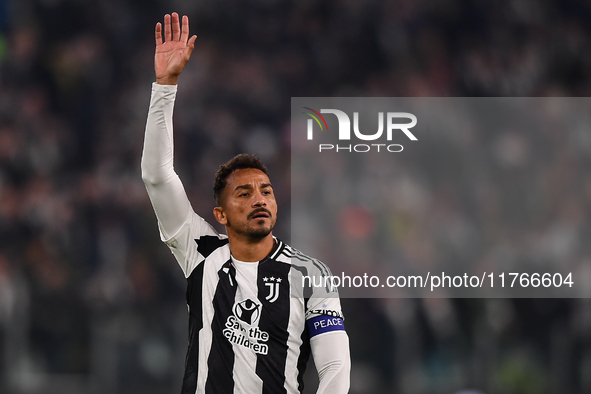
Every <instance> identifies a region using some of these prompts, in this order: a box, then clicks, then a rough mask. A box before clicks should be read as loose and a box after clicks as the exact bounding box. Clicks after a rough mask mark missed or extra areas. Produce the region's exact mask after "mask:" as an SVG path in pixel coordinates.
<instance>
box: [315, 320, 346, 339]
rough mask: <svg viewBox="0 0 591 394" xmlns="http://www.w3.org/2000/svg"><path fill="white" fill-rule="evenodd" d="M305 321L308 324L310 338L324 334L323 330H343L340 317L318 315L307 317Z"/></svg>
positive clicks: (343, 326)
mask: <svg viewBox="0 0 591 394" xmlns="http://www.w3.org/2000/svg"><path fill="white" fill-rule="evenodd" d="M306 323H307V324H308V331H309V332H310V338H314V337H315V336H316V335H319V334H324V333H325V332H330V331H345V325H344V324H343V319H341V318H340V317H333V316H329V315H320V316H316V317H313V318H311V319H308V320H307V322H306Z"/></svg>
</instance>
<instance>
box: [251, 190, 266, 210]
mask: <svg viewBox="0 0 591 394" xmlns="http://www.w3.org/2000/svg"><path fill="white" fill-rule="evenodd" d="M252 205H254V206H256V207H264V206H266V205H267V201H266V200H265V196H263V193H261V192H259V191H256V192H254V198H253V202H252Z"/></svg>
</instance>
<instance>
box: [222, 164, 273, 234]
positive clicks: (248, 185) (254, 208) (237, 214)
mask: <svg viewBox="0 0 591 394" xmlns="http://www.w3.org/2000/svg"><path fill="white" fill-rule="evenodd" d="M220 205H221V206H219V207H216V208H215V209H214V214H215V216H216V219H217V220H218V222H220V223H221V224H223V225H225V226H226V229H227V231H228V235H230V232H233V233H235V234H237V235H246V236H247V237H248V238H250V239H252V240H257V239H262V238H264V237H266V236H267V235H269V234H270V233H271V231H272V230H273V227H275V221H276V220H277V202H276V201H275V195H274V194H273V186H271V181H270V180H269V177H267V175H265V173H264V172H262V171H260V170H257V169H254V168H244V169H240V170H236V171H234V172H233V173H231V174H230V175H229V176H228V178H227V179H226V187H225V188H224V190H223V191H222V194H221V204H220Z"/></svg>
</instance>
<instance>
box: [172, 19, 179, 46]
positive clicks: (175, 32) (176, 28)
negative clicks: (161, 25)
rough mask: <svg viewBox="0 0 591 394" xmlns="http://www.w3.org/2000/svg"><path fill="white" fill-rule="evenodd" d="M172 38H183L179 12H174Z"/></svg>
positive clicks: (174, 39) (175, 39)
mask: <svg viewBox="0 0 591 394" xmlns="http://www.w3.org/2000/svg"><path fill="white" fill-rule="evenodd" d="M172 39H173V41H178V40H180V39H181V25H180V23H179V14H177V13H176V12H173V13H172Z"/></svg>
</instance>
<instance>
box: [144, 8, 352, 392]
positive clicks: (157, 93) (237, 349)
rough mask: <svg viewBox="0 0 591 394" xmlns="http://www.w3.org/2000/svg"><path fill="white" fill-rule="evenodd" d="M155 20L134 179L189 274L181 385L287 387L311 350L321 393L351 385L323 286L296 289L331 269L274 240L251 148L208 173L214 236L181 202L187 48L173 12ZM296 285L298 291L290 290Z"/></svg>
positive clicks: (269, 198)
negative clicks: (175, 117) (178, 113)
mask: <svg viewBox="0 0 591 394" xmlns="http://www.w3.org/2000/svg"><path fill="white" fill-rule="evenodd" d="M162 30H163V29H162V25H161V24H160V23H158V24H157V25H156V54H155V60H154V65H155V71H156V83H154V84H153V85H152V98H151V103H150V109H149V113H148V120H147V125H146V134H145V141H144V151H143V155H142V178H143V180H144V183H145V185H146V188H147V190H148V194H149V196H150V200H151V202H152V205H153V207H154V211H155V212H156V217H157V219H158V225H159V229H160V236H161V238H162V240H163V242H164V243H166V245H168V247H169V248H170V249H171V251H172V253H173V254H174V256H175V257H176V259H177V261H178V262H179V264H180V266H181V268H182V270H183V272H184V274H185V276H186V278H187V282H188V288H187V304H188V307H189V348H188V351H187V357H186V362H185V375H184V379H183V386H182V393H183V394H195V393H207V394H213V393H221V394H232V393H245V394H258V393H269V394H280V393H286V394H288V393H289V394H292V393H301V392H302V390H303V383H302V375H303V372H304V369H305V365H306V362H307V359H308V357H309V355H310V352H311V353H312V356H313V358H314V361H315V364H316V367H317V370H318V376H319V379H320V384H319V387H318V391H317V393H319V394H340V393H346V392H348V389H349V373H350V364H351V362H350V357H349V339H348V337H347V334H346V332H345V330H344V326H343V318H342V314H341V306H340V301H339V298H338V294H337V293H336V291H333V290H332V289H326V288H322V289H316V288H301V289H300V288H299V287H298V283H301V282H300V281H301V280H302V278H303V276H305V275H310V276H314V275H320V276H325V277H326V276H328V275H330V271H328V269H327V268H326V266H325V265H324V264H322V263H321V262H319V261H318V260H316V259H312V258H310V257H307V256H305V255H304V254H302V253H301V252H299V251H298V250H296V249H294V248H291V247H290V246H288V245H286V244H285V243H283V242H281V241H280V240H279V239H277V238H276V237H274V236H273V234H272V231H273V227H274V225H275V221H276V219H277V204H276V201H275V197H274V194H273V186H272V184H271V180H270V177H269V173H268V171H267V169H266V168H265V166H264V165H263V163H262V162H261V161H260V160H259V159H258V158H257V157H256V156H254V155H247V154H242V155H238V156H236V157H234V158H233V159H232V160H230V161H229V162H227V163H226V164H224V165H222V166H221V167H220V169H219V171H218V172H217V174H216V177H215V183H214V197H215V200H216V203H217V206H216V207H215V208H214V215H215V218H216V220H217V221H218V222H219V223H221V224H222V225H225V227H226V232H227V235H223V234H218V233H217V232H216V231H215V230H214V228H213V227H212V226H211V225H209V224H208V223H207V222H205V220H204V219H203V218H201V217H200V216H198V215H197V214H196V213H195V212H194V211H193V209H192V208H191V205H190V203H189V200H188V198H187V196H186V193H185V190H184V188H183V185H182V183H181V181H180V179H179V177H178V176H177V174H176V173H175V171H174V169H173V134H172V112H173V105H174V100H175V95H176V91H177V81H178V78H179V75H180V74H181V72H182V71H183V68H184V67H185V65H186V64H187V62H188V60H189V58H190V56H191V52H192V51H193V48H194V46H195V39H196V38H197V37H196V36H192V37H191V38H189V20H188V18H187V17H186V16H183V18H182V28H181V21H180V20H179V16H178V15H177V14H176V13H173V14H172V16H171V15H166V16H165V17H164V38H163V31H162ZM298 289H300V290H298Z"/></svg>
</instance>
